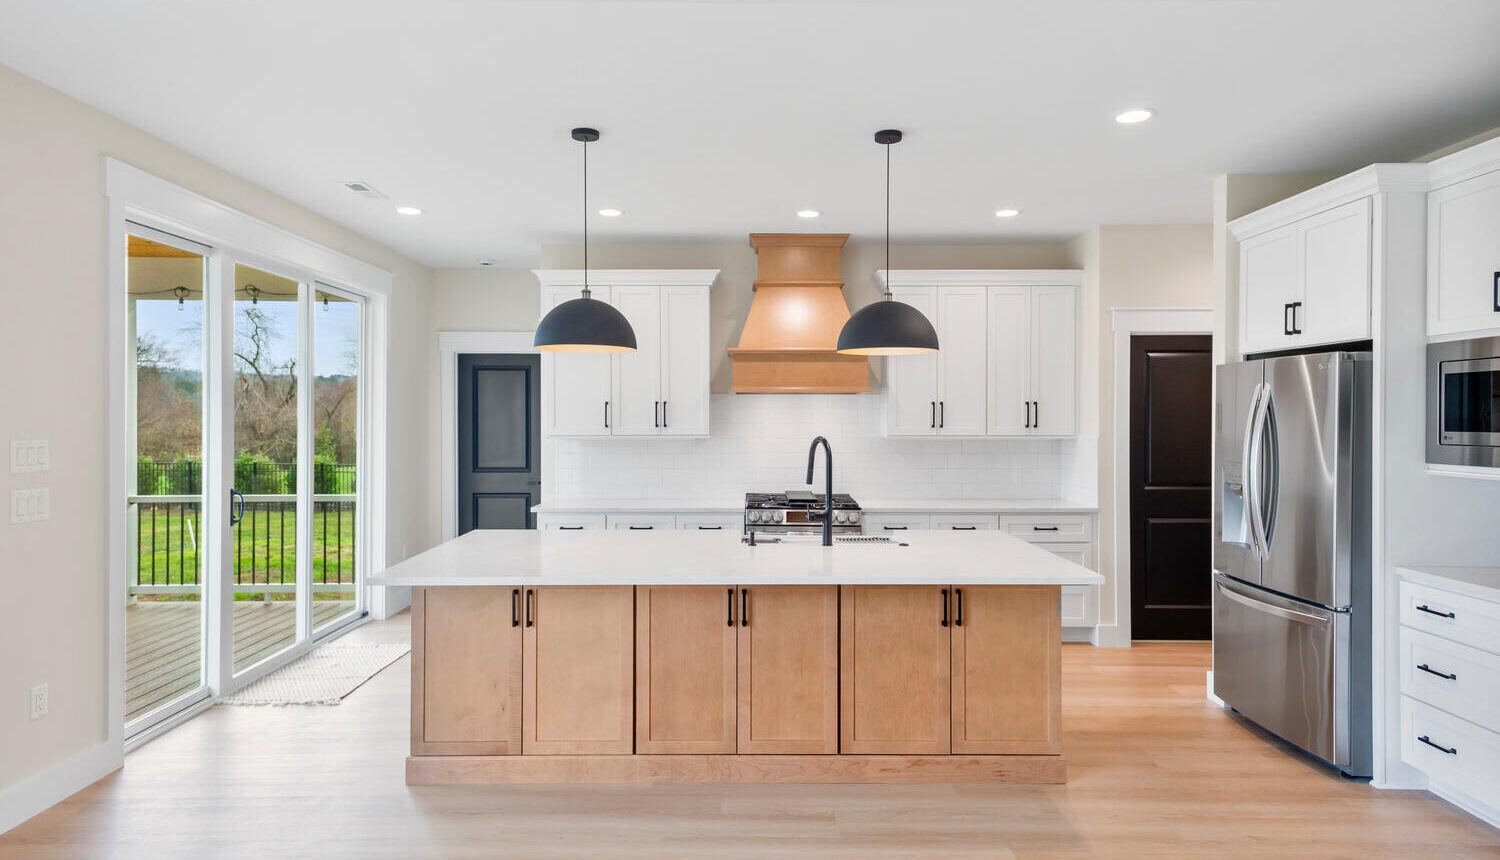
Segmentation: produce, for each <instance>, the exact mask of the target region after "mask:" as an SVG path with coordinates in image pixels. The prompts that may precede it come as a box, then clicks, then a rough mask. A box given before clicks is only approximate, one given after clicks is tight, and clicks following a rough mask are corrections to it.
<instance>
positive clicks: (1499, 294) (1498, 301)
mask: <svg viewBox="0 0 1500 860" xmlns="http://www.w3.org/2000/svg"><path fill="white" fill-rule="evenodd" d="M1490 298H1492V299H1494V300H1495V312H1496V313H1500V272H1496V273H1495V285H1494V286H1493V287H1491V288H1490Z"/></svg>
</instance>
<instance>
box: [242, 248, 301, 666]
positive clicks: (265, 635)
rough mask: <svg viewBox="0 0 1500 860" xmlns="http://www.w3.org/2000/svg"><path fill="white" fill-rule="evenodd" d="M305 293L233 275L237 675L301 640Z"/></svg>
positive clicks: (245, 269) (284, 283) (278, 280)
mask: <svg viewBox="0 0 1500 860" xmlns="http://www.w3.org/2000/svg"><path fill="white" fill-rule="evenodd" d="M303 290H304V288H303V286H302V284H300V283H298V282H297V281H294V280H290V279H287V278H284V277H281V276H278V275H273V274H271V273H270V272H265V271H262V270H260V269H256V268H252V267H250V266H246V265H244V264H236V265H235V267H234V377H233V380H232V385H233V394H234V491H235V494H236V495H235V503H234V511H233V520H234V526H233V529H232V531H233V536H232V538H231V540H232V545H231V546H230V547H229V555H230V558H231V559H232V562H233V571H234V572H233V590H234V617H233V620H232V629H233V640H234V641H233V655H234V671H235V673H239V672H240V671H241V670H243V669H245V668H248V667H250V666H253V665H255V664H256V663H259V662H261V661H262V660H265V659H267V658H269V657H273V656H275V655H277V654H279V653H281V652H282V651H284V650H286V649H287V648H290V647H291V646H292V645H294V644H295V643H296V642H297V640H298V623H297V622H298V617H299V614H300V611H301V608H300V606H299V604H300V602H301V601H299V599H298V577H297V508H298V504H297V498H298V478H299V475H298V472H299V470H298V462H299V457H298V452H299V436H298V433H299V424H300V422H299V417H298V404H299V395H300V391H299V388H300V384H299V374H300V373H301V369H302V366H303V362H304V358H303V355H302V353H303V345H302V344H303V342H302V337H301V332H302V326H301V320H300V316H301V308H302V303H301V301H300V299H301V296H302V293H303Z"/></svg>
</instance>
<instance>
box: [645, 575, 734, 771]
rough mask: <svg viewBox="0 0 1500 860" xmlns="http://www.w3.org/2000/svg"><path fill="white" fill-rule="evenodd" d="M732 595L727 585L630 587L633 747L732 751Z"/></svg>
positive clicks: (656, 750)
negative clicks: (633, 657) (633, 604)
mask: <svg viewBox="0 0 1500 860" xmlns="http://www.w3.org/2000/svg"><path fill="white" fill-rule="evenodd" d="M737 600H738V594H737V592H736V590H735V589H734V588H732V587H730V586H716V585H701V586H699V585H669V586H646V585H642V586H638V587H637V588H636V617H635V635H636V666H635V675H636V688H635V710H636V729H635V749H636V752H638V753H642V754H650V753H732V752H734V751H735V738H736V734H735V714H736V713H737V710H738V708H737V703H736V693H735V689H736V684H737V681H736V672H737V668H736V667H737V663H736V655H735V649H736V642H737V640H738V632H737V627H736V625H735V610H736V608H737V605H736V604H737Z"/></svg>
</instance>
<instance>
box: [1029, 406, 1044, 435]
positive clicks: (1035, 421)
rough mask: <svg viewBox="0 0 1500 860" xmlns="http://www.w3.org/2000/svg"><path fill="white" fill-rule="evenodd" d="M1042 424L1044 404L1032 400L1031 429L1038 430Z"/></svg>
mask: <svg viewBox="0 0 1500 860" xmlns="http://www.w3.org/2000/svg"><path fill="white" fill-rule="evenodd" d="M1041 426H1042V404H1041V403H1040V402H1038V401H1036V400H1033V401H1031V429H1033V430H1037V429H1039V428H1040V427H1041Z"/></svg>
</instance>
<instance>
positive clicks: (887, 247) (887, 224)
mask: <svg viewBox="0 0 1500 860" xmlns="http://www.w3.org/2000/svg"><path fill="white" fill-rule="evenodd" d="M885 300H886V301H890V300H891V145H890V144H889V143H887V144H886V145H885Z"/></svg>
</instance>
